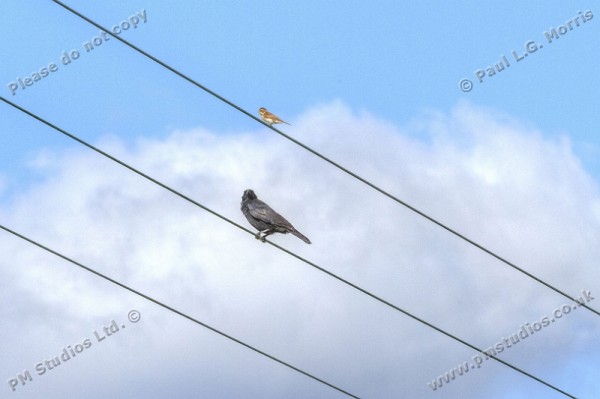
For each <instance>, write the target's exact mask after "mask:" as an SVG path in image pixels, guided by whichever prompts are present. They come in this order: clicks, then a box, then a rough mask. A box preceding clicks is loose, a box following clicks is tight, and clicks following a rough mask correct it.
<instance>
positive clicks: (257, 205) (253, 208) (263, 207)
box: [248, 200, 273, 222]
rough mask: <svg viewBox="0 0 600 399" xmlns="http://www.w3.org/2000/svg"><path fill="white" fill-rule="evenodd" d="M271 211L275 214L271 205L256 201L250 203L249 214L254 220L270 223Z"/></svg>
mask: <svg viewBox="0 0 600 399" xmlns="http://www.w3.org/2000/svg"><path fill="white" fill-rule="evenodd" d="M269 211H271V212H273V210H272V209H271V208H270V207H269V205H267V204H265V203H264V202H262V201H261V200H254V201H251V202H249V203H248V213H250V216H252V217H253V218H254V219H257V220H262V221H264V222H268V221H269V218H268V216H269Z"/></svg>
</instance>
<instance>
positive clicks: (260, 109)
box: [258, 108, 267, 115]
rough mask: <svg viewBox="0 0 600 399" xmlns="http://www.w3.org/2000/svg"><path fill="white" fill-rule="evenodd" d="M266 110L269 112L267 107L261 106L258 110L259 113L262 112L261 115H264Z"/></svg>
mask: <svg viewBox="0 0 600 399" xmlns="http://www.w3.org/2000/svg"><path fill="white" fill-rule="evenodd" d="M265 112H267V109H266V108H259V110H258V113H259V114H261V115H264V114H265Z"/></svg>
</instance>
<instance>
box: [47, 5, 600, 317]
mask: <svg viewBox="0 0 600 399" xmlns="http://www.w3.org/2000/svg"><path fill="white" fill-rule="evenodd" d="M52 1H53V2H54V3H56V4H58V5H60V6H61V7H63V8H65V9H66V10H68V11H70V12H71V13H73V14H75V15H77V16H78V17H79V18H81V19H83V20H85V21H87V22H88V23H90V24H92V25H94V26H95V27H97V28H98V29H101V30H103V31H105V32H106V33H108V34H109V35H111V36H112V37H114V38H115V39H117V40H119V41H120V42H121V43H123V44H125V45H126V46H128V47H130V48H132V49H133V50H135V51H137V52H138V53H140V54H142V55H144V56H146V57H147V58H149V59H151V60H152V61H154V62H156V63H157V64H159V65H160V66H162V67H164V68H166V69H168V70H169V71H171V72H173V73H174V74H176V75H177V76H179V77H181V78H183V79H185V80H187V81H188V82H189V83H191V84H193V85H194V86H196V87H198V88H200V89H202V90H204V91H206V92H207V93H209V94H210V95H212V96H214V97H216V98H218V99H219V100H221V101H223V102H224V103H226V104H227V105H229V106H231V107H233V108H235V109H236V110H238V111H240V112H241V113H243V114H245V115H246V116H249V117H250V118H252V119H254V120H255V121H257V122H259V123H262V124H263V125H265V126H266V127H268V128H270V129H271V130H273V131H274V132H276V133H278V134H279V135H281V136H283V137H285V138H286V139H288V140H290V141H291V142H293V143H294V144H296V145H298V146H300V147H302V148H304V149H305V150H307V151H309V152H310V153H312V154H314V155H316V156H317V157H319V158H321V159H322V160H324V161H326V162H328V163H329V164H331V165H333V166H335V167H336V168H338V169H339V170H341V171H343V172H344V173H346V174H348V175H350V176H352V177H354V178H355V179H357V180H359V181H361V182H363V183H364V184H366V185H367V186H369V187H371V188H372V189H374V190H376V191H378V192H379V193H381V194H383V195H385V196H386V197H388V198H390V199H392V200H393V201H395V202H397V203H398V204H400V205H403V206H404V207H406V208H408V209H410V210H411V211H413V212H415V213H416V214H418V215H420V216H422V217H424V218H425V219H427V220H429V221H430V222H432V223H434V224H436V225H438V226H439V227H441V228H443V229H444V230H446V231H448V232H449V233H452V234H454V235H455V236H456V237H458V238H460V239H462V240H463V241H465V242H467V243H469V244H471V245H473V246H474V247H476V248H478V249H480V250H481V251H483V252H485V253H487V254H488V255H490V256H492V257H494V258H496V259H497V260H499V261H500V262H502V263H504V264H506V265H507V266H510V267H512V268H513V269H515V270H517V271H519V272H521V273H522V274H524V275H526V276H527V277H529V278H531V279H533V280H535V281H537V282H538V283H540V284H542V285H544V286H545V287H547V288H549V289H551V290H552V291H554V292H556V293H558V294H560V295H562V296H563V297H565V298H567V299H570V300H571V301H575V298H573V297H571V296H570V295H568V294H567V293H565V292H564V291H561V290H560V289H558V288H556V287H554V286H553V285H551V284H549V283H547V282H545V281H544V280H542V279H541V278H539V277H537V276H535V275H534V274H531V273H530V272H528V271H526V270H525V269H522V268H521V267H519V266H517V265H516V264H514V263H512V262H510V261H509V260H507V259H505V258H503V257H501V256H500V255H498V254H496V253H495V252H493V251H491V250H489V249H487V248H486V247H484V246H483V245H481V244H478V243H477V242H475V241H473V240H471V239H470V238H468V237H466V236H465V235H463V234H461V233H459V232H458V231H456V230H454V229H452V228H451V227H449V226H446V225H445V224H443V223H442V222H440V221H438V220H437V219H435V218H433V217H432V216H429V215H428V214H426V213H425V212H422V211H420V210H418V209H417V208H415V207H414V206H412V205H410V204H408V203H406V202H404V201H402V200H401V199H399V198H397V197H395V196H394V195H392V194H390V193H388V192H387V191H385V190H383V189H381V188H379V187H378V186H376V185H375V184H373V183H371V182H370V181H368V180H366V179H364V178H362V177H360V176H359V175H357V174H356V173H354V172H352V171H350V170H349V169H346V168H345V167H343V166H341V165H340V164H338V163H336V162H335V161H333V160H331V159H329V158H327V157H326V156H325V155H322V154H321V153H319V152H317V151H316V150H313V149H312V148H310V147H309V146H307V145H306V144H303V143H301V142H300V141H298V140H296V139H294V138H293V137H290V136H288V135H287V134H285V133H283V132H282V131H280V130H278V129H276V128H274V127H273V126H271V125H269V124H267V123H265V122H263V121H262V120H260V119H259V118H257V117H256V116H254V115H253V114H251V113H249V112H248V111H246V110H245V109H243V108H241V107H240V106H238V105H236V104H234V103H232V102H231V101H229V100H227V99H226V98H225V97H223V96H221V95H219V94H217V93H215V92H214V91H212V90H210V89H209V88H207V87H205V86H203V85H202V84H200V83H198V82H196V81H195V80H193V79H192V78H190V77H188V76H186V75H184V74H183V73H181V72H179V71H178V70H176V69H175V68H173V67H171V66H169V65H168V64H166V63H164V62H163V61H161V60H159V59H158V58H156V57H154V56H153V55H150V54H148V53H147V52H145V51H144V50H142V49H140V48H139V47H137V46H135V45H133V44H131V43H129V42H128V41H127V40H125V39H122V38H121V37H119V36H118V35H115V34H114V33H112V32H111V31H110V30H108V29H106V28H104V27H103V26H102V25H100V24H98V23H96V22H94V21H93V20H91V19H89V18H88V17H86V16H85V15H83V14H81V13H79V12H77V11H75V10H74V9H72V8H70V7H69V6H67V5H65V4H63V3H62V2H60V1H58V0H52ZM582 306H583V307H584V308H586V309H588V310H590V311H592V312H594V313H595V314H596V315H598V316H600V312H599V311H597V310H595V309H593V308H591V307H589V306H588V305H585V304H584V305H582Z"/></svg>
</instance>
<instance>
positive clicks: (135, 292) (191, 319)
mask: <svg viewBox="0 0 600 399" xmlns="http://www.w3.org/2000/svg"><path fill="white" fill-rule="evenodd" d="M0 229H2V230H4V231H6V232H8V233H10V234H12V235H14V236H16V237H18V238H20V239H22V240H25V241H27V242H28V243H30V244H33V245H35V246H37V247H39V248H41V249H43V250H45V251H47V252H50V253H51V254H53V255H56V256H58V257H59V258H61V259H63V260H66V261H67V262H70V263H72V264H73V265H75V266H78V267H80V268H82V269H84V270H86V271H88V272H90V273H92V274H95V275H96V276H98V277H100V278H102V279H104V280H106V281H108V282H111V283H113V284H115V285H118V286H119V287H121V288H124V289H126V290H127V291H129V292H132V293H134V294H136V295H138V296H140V297H142V298H144V299H146V300H148V301H150V302H152V303H154V304H156V305H158V306H160V307H162V308H164V309H167V310H168V311H170V312H173V313H175V314H177V315H179V316H181V317H183V318H185V319H188V320H190V321H192V322H194V323H196V324H198V325H200V326H202V327H204V328H207V329H209V330H210V331H212V332H215V333H217V334H219V335H221V336H223V337H225V338H227V339H229V340H231V341H233V342H235V343H237V344H240V345H242V346H244V347H246V348H248V349H250V350H252V351H254V352H256V353H258V354H260V355H263V356H265V357H266V358H268V359H270V360H273V361H275V362H277V363H279V364H281V365H284V366H286V367H288V368H290V369H292V370H294V371H296V372H298V373H300V374H304V375H305V376H307V377H309V378H311V379H313V380H315V381H317V382H319V383H321V384H324V385H327V386H328V387H330V388H333V389H335V390H336V391H338V392H341V393H343V394H345V395H347V396H349V397H351V398H356V399H360V398H359V397H358V396H356V395H353V394H351V393H349V392H347V391H345V390H343V389H341V388H339V387H337V386H335V385H333V384H330V383H329V382H327V381H325V380H322V379H320V378H318V377H315V376H314V375H312V374H310V373H308V372H306V371H303V370H301V369H299V368H298V367H295V366H292V365H291V364H289V363H287V362H285V361H283V360H280V359H278V358H277V357H275V356H272V355H269V354H268V353H266V352H263V351H262V350H260V349H257V348H256V347H254V346H252V345H250V344H247V343H245V342H243V341H241V340H239V339H237V338H235V337H233V336H231V335H229V334H226V333H224V332H222V331H220V330H218V329H216V328H215V327H211V326H210V325H208V324H206V323H204V322H202V321H200V320H198V319H195V318H193V317H192V316H190V315H188V314H186V313H183V312H181V311H179V310H177V309H175V308H172V307H171V306H169V305H166V304H164V303H162V302H160V301H159V300H157V299H154V298H153V297H151V296H149V295H146V294H144V293H142V292H140V291H137V290H135V289H133V288H131V287H129V286H128V285H126V284H123V283H121V282H119V281H117V280H114V279H112V278H110V277H108V276H106V275H104V274H102V273H100V272H98V271H96V270H94V269H92V268H90V267H88V266H85V265H83V264H81V263H79V262H77V261H75V260H73V259H71V258H69V257H67V256H65V255H63V254H61V253H60V252H57V251H55V250H53V249H50V248H49V247H47V246H45V245H42V244H40V243H39V242H37V241H34V240H33V239H31V238H28V237H26V236H24V235H22V234H19V233H17V232H16V231H14V230H11V229H9V228H8V227H5V226H3V225H1V224H0Z"/></svg>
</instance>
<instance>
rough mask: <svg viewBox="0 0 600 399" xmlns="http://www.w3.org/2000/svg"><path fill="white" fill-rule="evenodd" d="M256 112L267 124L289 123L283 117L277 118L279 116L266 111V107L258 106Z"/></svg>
mask: <svg viewBox="0 0 600 399" xmlns="http://www.w3.org/2000/svg"><path fill="white" fill-rule="evenodd" d="M258 113H259V114H260V117H261V118H262V120H263V121H265V122H267V123H268V124H269V126H271V125H272V124H274V123H285V124H286V125H289V123H287V122H286V121H284V120H283V119H279V117H278V116H277V115H275V114H272V113H270V112H269V111H267V109H266V108H260V109H259V110H258Z"/></svg>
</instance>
